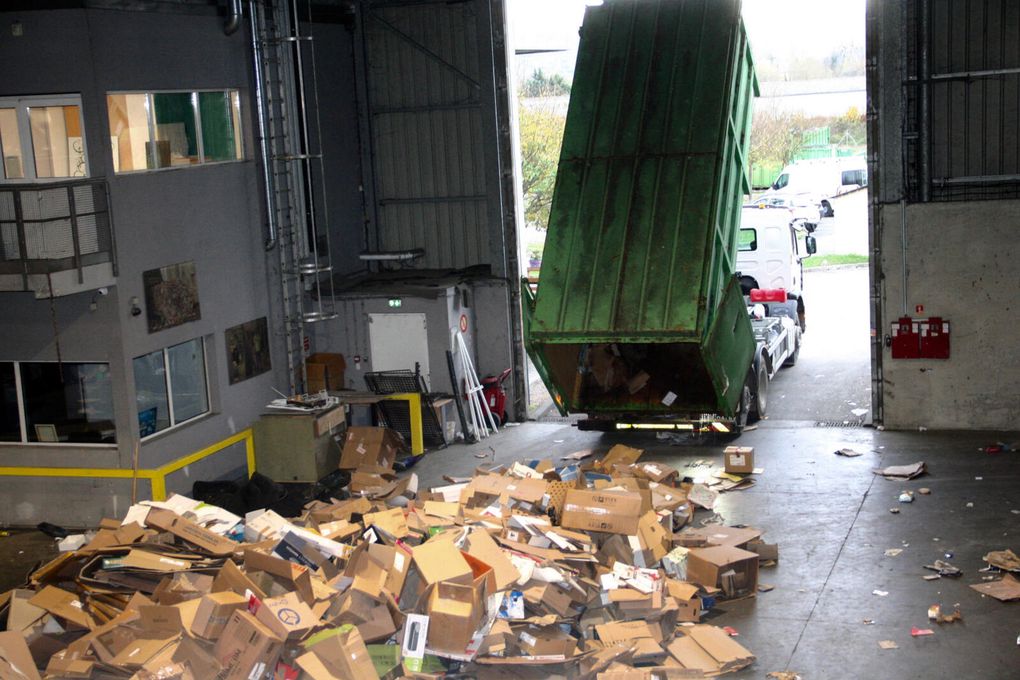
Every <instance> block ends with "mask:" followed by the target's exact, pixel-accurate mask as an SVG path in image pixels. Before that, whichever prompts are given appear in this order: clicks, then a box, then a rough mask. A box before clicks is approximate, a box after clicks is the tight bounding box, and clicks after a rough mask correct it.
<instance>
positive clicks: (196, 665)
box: [0, 428, 778, 680]
mask: <svg viewBox="0 0 1020 680" xmlns="http://www.w3.org/2000/svg"><path fill="white" fill-rule="evenodd" d="M399 445H400V442H399V438H398V437H396V436H395V435H394V434H393V433H391V432H388V431H385V430H381V429H378V428H352V429H351V431H350V432H349V434H348V440H347V442H346V445H345V448H344V453H343V459H342V462H341V466H344V467H347V468H349V469H351V470H352V482H351V487H350V488H351V495H350V497H349V498H346V499H343V500H333V501H332V502H328V503H327V502H318V501H316V502H312V503H310V504H309V505H307V506H306V507H305V509H304V512H303V513H302V515H301V516H300V517H297V518H291V519H287V518H283V517H281V516H280V515H278V514H276V513H274V512H272V511H267V510H258V511H254V512H251V513H249V514H248V515H247V516H246V517H243V518H242V517H238V516H235V515H232V514H231V513H229V512H227V511H225V510H223V509H221V508H217V507H215V506H210V505H205V504H202V503H199V502H197V501H194V500H192V499H189V498H186V497H183V496H174V497H172V498H170V499H169V500H168V501H166V502H163V503H158V502H146V503H141V504H138V505H135V506H132V507H131V508H130V509H129V511H128V513H127V516H126V517H124V518H123V519H121V520H117V521H114V520H108V521H104V522H103V524H102V526H101V527H100V529H99V530H98V532H96V534H95V535H94V537H92V538H91V540H90V541H89V542H88V543H87V544H86V545H83V546H82V547H80V548H79V549H77V550H74V551H69V552H65V553H63V554H61V555H60V557H58V558H57V559H55V560H53V561H52V562H50V563H49V564H46V565H45V566H43V567H41V568H40V569H38V570H37V571H36V572H35V573H34V574H32V576H31V579H30V583H28V584H26V587H25V588H21V589H17V590H14V591H10V592H9V593H6V594H5V595H4V596H3V600H2V609H0V612H4V613H5V616H6V623H7V625H6V628H7V630H8V631H9V632H7V633H2V634H0V677H3V678H17V679H21V678H25V679H29V680H34V679H36V678H40V677H52V678H126V677H130V678H134V679H136V680H157V679H158V680H185V679H195V680H204V679H206V678H227V679H230V680H234V679H238V680H240V679H242V678H243V679H245V680H258V679H261V678H273V679H280V680H283V679H295V680H296V679H299V678H309V679H311V680H332V679H338V680H339V679H342V680H348V679H355V680H376V679H377V678H398V677H412V678H432V677H439V676H442V675H443V674H446V673H450V672H467V673H470V674H472V675H474V676H475V677H480V678H484V677H487V675H489V676H491V675H496V674H499V675H501V676H502V675H505V674H506V672H508V671H514V668H513V667H518V668H517V669H516V670H517V671H520V672H523V669H521V668H520V667H533V668H529V669H528V670H529V672H531V674H532V675H534V674H535V673H537V674H538V675H542V676H545V677H554V676H562V677H572V678H593V679H594V678H598V679H602V680H609V679H620V680H631V679H638V678H643V679H652V678H695V677H711V676H715V675H719V674H723V673H727V672H730V671H735V670H739V669H741V668H744V667H746V666H748V665H749V664H751V663H753V661H754V656H753V655H752V654H751V652H749V651H748V650H747V649H745V648H744V647H742V646H741V645H740V644H739V643H737V642H736V641H735V640H734V639H733V638H732V637H730V635H729V634H728V633H727V632H726V631H724V630H723V629H721V628H718V627H715V626H711V625H705V624H701V623H700V620H701V617H702V615H703V613H704V612H705V611H706V610H707V609H708V608H710V607H711V606H713V603H714V602H716V601H717V600H723V599H730V598H742V597H751V596H754V595H755V593H756V592H757V588H758V568H759V563H760V562H766V561H770V560H775V559H778V555H777V553H776V547H775V546H774V545H768V544H766V543H764V542H763V541H762V540H761V532H759V531H757V530H754V529H749V528H734V527H726V526H723V525H720V524H706V525H705V526H695V523H693V522H692V521H691V520H692V518H693V516H694V508H693V506H692V504H691V503H690V502H689V501H688V498H687V490H688V489H689V488H690V484H689V483H685V482H684V481H683V480H682V479H681V478H680V475H679V473H678V471H677V470H675V469H673V468H670V467H669V466H667V465H664V464H661V463H647V462H642V461H640V456H641V452H640V451H639V450H637V449H632V448H628V447H625V446H616V447H614V448H613V449H612V450H610V451H609V453H608V454H607V455H606V456H605V457H603V458H602V459H601V460H597V461H594V462H586V458H588V456H585V455H584V454H583V453H581V454H575V455H574V456H571V457H568V459H569V463H568V464H566V465H561V466H559V467H556V466H554V464H553V462H552V461H551V460H545V461H538V462H532V463H531V464H530V465H524V464H522V463H515V464H514V465H512V466H510V467H509V468H508V469H507V468H504V467H498V468H497V467H494V466H492V465H483V466H481V467H480V468H479V469H477V470H476V471H475V474H474V475H473V476H472V477H469V478H462V479H457V478H448V480H449V483H448V484H446V485H445V486H440V487H437V488H433V489H431V490H428V491H421V492H419V491H418V490H417V489H416V488H415V486H416V479H415V478H414V476H413V475H405V476H403V477H398V476H396V475H395V474H394V473H393V463H394V459H395V457H396V455H397V451H398V448H399ZM440 455H454V453H453V451H447V452H444V453H443V454H440ZM499 666H502V667H504V668H502V669H497V668H496V667H499ZM506 667H510V668H506ZM37 669H42V670H41V671H40V670H37ZM500 670H502V672H499V671H500Z"/></svg>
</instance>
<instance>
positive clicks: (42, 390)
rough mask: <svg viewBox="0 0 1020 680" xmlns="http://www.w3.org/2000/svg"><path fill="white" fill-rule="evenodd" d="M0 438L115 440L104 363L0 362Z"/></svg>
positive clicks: (66, 441)
mask: <svg viewBox="0 0 1020 680" xmlns="http://www.w3.org/2000/svg"><path fill="white" fill-rule="evenodd" d="M0 441H2V442H21V443H36V442H41V443H60V444H113V443H116V441H117V437H116V428H115V425H114V420H113V388H112V386H111V383H110V367H109V364H103V363H91V362H89V363H68V362H63V363H56V362H24V361H23V362H17V361H15V362H2V363H0Z"/></svg>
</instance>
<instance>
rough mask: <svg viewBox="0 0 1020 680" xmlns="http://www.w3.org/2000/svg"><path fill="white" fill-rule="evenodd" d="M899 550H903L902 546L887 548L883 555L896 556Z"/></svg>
mask: <svg viewBox="0 0 1020 680" xmlns="http://www.w3.org/2000/svg"><path fill="white" fill-rule="evenodd" d="M901 552H903V548H889V549H888V550H886V551H885V556H886V557H896V556H897V555H899V554H900V553H901Z"/></svg>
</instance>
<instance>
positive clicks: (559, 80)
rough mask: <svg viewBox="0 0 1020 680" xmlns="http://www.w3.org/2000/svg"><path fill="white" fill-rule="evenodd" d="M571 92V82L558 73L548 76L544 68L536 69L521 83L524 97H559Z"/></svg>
mask: <svg viewBox="0 0 1020 680" xmlns="http://www.w3.org/2000/svg"><path fill="white" fill-rule="evenodd" d="M567 94H570V83H568V82H567V80H566V78H564V77H563V76H561V75H560V74H558V73H554V74H552V75H551V76H546V75H545V73H543V72H542V69H537V70H536V71H534V72H533V73H532V74H531V75H530V76H529V77H528V79H527V80H525V81H524V83H523V84H522V85H521V96H522V97H559V96H562V95H567Z"/></svg>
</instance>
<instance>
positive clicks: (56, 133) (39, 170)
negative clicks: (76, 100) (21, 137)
mask: <svg viewBox="0 0 1020 680" xmlns="http://www.w3.org/2000/svg"><path fill="white" fill-rule="evenodd" d="M28 118H29V121H30V123H31V127H32V154H33V155H34V156H35V175H36V177H40V178H44V177H88V168H87V166H86V164H85V140H84V138H83V137H82V131H81V111H80V110H79V107H77V106H33V107H31V108H29V109H28Z"/></svg>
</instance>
